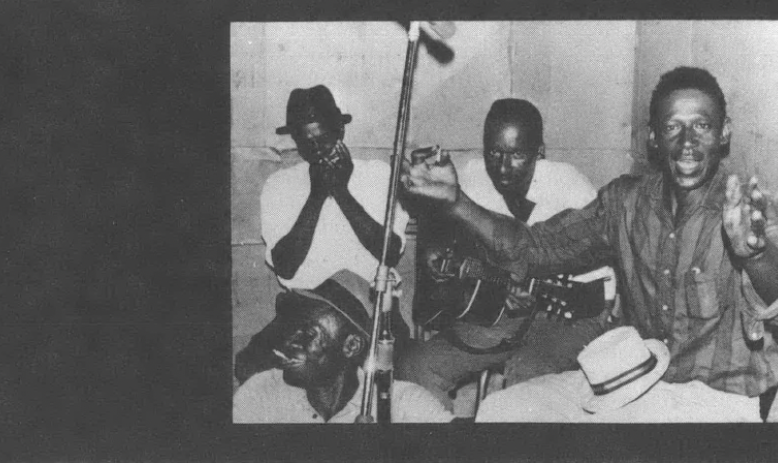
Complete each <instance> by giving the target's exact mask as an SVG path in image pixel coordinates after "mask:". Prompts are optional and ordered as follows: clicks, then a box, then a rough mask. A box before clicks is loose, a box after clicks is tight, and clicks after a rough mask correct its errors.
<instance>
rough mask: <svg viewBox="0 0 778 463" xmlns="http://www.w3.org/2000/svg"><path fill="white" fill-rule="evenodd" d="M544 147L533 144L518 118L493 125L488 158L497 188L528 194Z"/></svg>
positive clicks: (488, 137) (486, 144) (486, 142)
mask: <svg viewBox="0 0 778 463" xmlns="http://www.w3.org/2000/svg"><path fill="white" fill-rule="evenodd" d="M542 149H543V148H542V145H541V147H537V146H531V145H530V144H529V143H528V142H527V133H526V130H525V129H524V128H523V127H522V126H521V125H520V124H517V123H515V122H504V123H501V124H498V125H495V126H494V127H491V128H489V129H488V131H487V133H486V136H485V137H484V162H485V164H486V171H487V173H488V174H489V177H490V178H491V179H492V184H494V187H495V188H496V189H497V191H499V192H500V193H501V194H503V195H506V194H511V193H518V194H524V193H525V192H526V186H527V185H528V184H529V182H530V181H531V180H532V175H533V174H534V172H535V161H536V160H537V158H538V154H539V153H540V152H541V150H542Z"/></svg>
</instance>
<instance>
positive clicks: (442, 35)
mask: <svg viewBox="0 0 778 463" xmlns="http://www.w3.org/2000/svg"><path fill="white" fill-rule="evenodd" d="M419 26H420V27H421V29H422V30H423V31H424V32H426V33H427V35H429V36H430V37H431V38H433V39H435V40H448V39H450V38H451V37H452V36H453V35H454V33H455V32H456V30H457V28H456V26H455V25H454V23H453V22H451V21H420V22H419Z"/></svg>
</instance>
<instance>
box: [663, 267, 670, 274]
mask: <svg viewBox="0 0 778 463" xmlns="http://www.w3.org/2000/svg"><path fill="white" fill-rule="evenodd" d="M662 273H664V274H665V275H670V269H669V268H666V269H664V270H662Z"/></svg>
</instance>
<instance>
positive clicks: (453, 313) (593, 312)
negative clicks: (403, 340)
mask: <svg viewBox="0 0 778 463" xmlns="http://www.w3.org/2000/svg"><path fill="white" fill-rule="evenodd" d="M440 273H441V274H445V275H448V276H450V279H449V280H448V281H445V282H441V283H438V285H437V286H436V288H435V290H434V291H432V293H431V294H430V298H429V301H428V302H429V304H430V306H429V307H430V309H431V310H429V311H428V312H427V313H428V314H429V316H428V318H427V319H426V320H421V323H422V325H423V326H426V327H429V328H432V329H436V328H437V329H440V328H441V327H442V326H446V325H449V324H450V323H452V322H453V321H455V320H464V321H467V322H469V323H475V324H478V325H483V326H494V325H496V324H497V323H498V322H499V321H500V320H502V318H503V317H504V316H505V315H506V304H505V299H506V298H507V296H508V294H509V292H510V291H511V290H513V289H516V288H519V289H521V290H524V291H526V292H528V293H529V294H530V295H532V296H533V297H534V299H535V306H534V307H533V308H531V310H530V311H528V312H527V313H524V314H516V315H517V316H518V315H530V314H531V315H532V316H534V314H536V313H545V314H546V316H547V317H549V318H555V319H558V320H562V321H567V322H571V321H574V320H579V319H582V318H590V317H594V316H597V315H599V314H601V313H602V311H603V309H604V308H605V287H604V283H605V280H606V279H605V278H601V279H598V280H594V281H591V282H588V283H581V282H576V281H572V280H571V279H570V276H569V275H556V276H551V277H546V278H529V279H527V280H525V281H524V282H522V283H516V282H515V281H514V279H513V278H511V273H510V272H509V271H507V270H504V269H501V268H499V267H496V266H493V265H490V264H488V263H486V262H483V261H481V260H479V259H476V258H473V257H465V258H463V259H461V260H459V259H455V258H454V257H453V253H452V252H448V253H447V254H446V258H444V259H443V260H442V263H441V265H440Z"/></svg>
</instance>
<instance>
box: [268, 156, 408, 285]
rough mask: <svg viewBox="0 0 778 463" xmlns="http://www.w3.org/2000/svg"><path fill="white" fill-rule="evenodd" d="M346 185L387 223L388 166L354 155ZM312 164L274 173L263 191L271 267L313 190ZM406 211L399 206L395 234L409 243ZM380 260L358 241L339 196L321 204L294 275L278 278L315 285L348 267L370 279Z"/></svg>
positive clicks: (286, 282)
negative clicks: (274, 253)
mask: <svg viewBox="0 0 778 463" xmlns="http://www.w3.org/2000/svg"><path fill="white" fill-rule="evenodd" d="M353 163H354V171H353V173H352V174H351V178H350V179H349V183H348V189H349V191H350V192H351V194H352V195H353V196H354V199H356V201H357V202H358V203H359V204H360V205H362V207H363V208H364V209H365V211H366V212H367V213H368V215H370V217H372V218H373V219H374V220H375V221H376V222H378V223H379V224H381V225H383V223H384V214H385V211H386V199H387V192H388V190H389V176H390V174H391V171H390V167H389V165H388V164H386V163H385V162H383V161H378V160H374V161H363V160H360V159H354V160H353ZM308 166H309V165H308V163H307V162H301V163H299V164H296V165H294V166H292V167H290V168H288V169H283V170H280V171H278V172H276V173H274V174H273V175H271V176H270V177H269V178H268V179H267V182H266V183H265V186H264V187H263V189H262V196H261V197H260V208H261V210H260V213H261V218H262V238H263V239H264V240H265V244H266V245H267V252H266V259H267V262H268V264H269V265H270V266H271V267H272V266H273V257H272V254H271V251H272V250H273V248H274V247H275V245H276V244H277V243H278V242H279V241H280V240H281V238H283V237H284V236H286V235H287V234H288V233H289V231H290V230H291V229H292V226H294V223H295V222H296V221H297V217H298V216H299V215H300V211H302V208H303V206H304V205H305V202H306V200H307V199H308V194H309V193H310V189H311V182H310V176H309V174H308ZM407 225H408V213H407V212H405V210H403V209H402V207H401V206H400V205H399V204H398V205H397V206H396V210H395V220H394V227H393V229H394V232H395V233H396V234H397V235H398V236H399V237H400V239H401V240H402V243H403V247H404V246H405V227H406V226H407ZM377 268H378V259H376V258H375V257H373V255H372V254H370V252H369V251H368V250H367V249H365V247H364V246H362V243H360V242H359V239H358V238H357V235H356V233H355V232H354V230H353V229H352V228H351V224H349V222H348V219H346V216H345V215H343V212H342V211H341V210H340V208H339V207H338V204H337V203H336V202H335V199H333V198H332V197H329V198H327V200H326V201H325V202H324V205H323V206H322V210H321V214H320V215H319V221H318V223H317V225H316V230H315V231H314V236H313V241H312V242H311V248H310V250H309V251H308V255H307V256H306V257H305V260H304V261H303V263H302V264H301V265H300V268H299V269H298V270H297V273H296V274H295V275H294V277H292V278H291V279H289V280H287V279H284V278H280V277H279V278H278V281H279V282H280V283H281V285H282V286H284V287H286V288H305V289H311V288H315V287H316V286H318V285H319V284H321V283H322V282H323V281H324V280H326V279H327V278H329V277H330V276H332V275H333V274H335V273H337V272H338V271H340V270H344V269H348V270H351V271H352V272H354V273H356V274H357V275H359V276H361V277H362V278H364V279H365V280H367V281H373V280H375V273H376V269H377Z"/></svg>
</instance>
